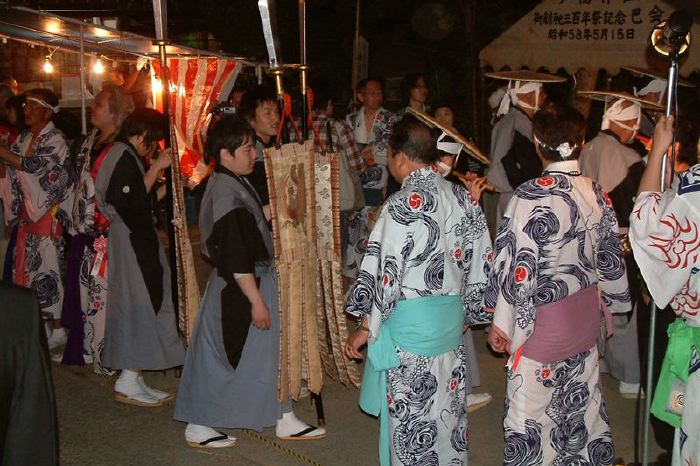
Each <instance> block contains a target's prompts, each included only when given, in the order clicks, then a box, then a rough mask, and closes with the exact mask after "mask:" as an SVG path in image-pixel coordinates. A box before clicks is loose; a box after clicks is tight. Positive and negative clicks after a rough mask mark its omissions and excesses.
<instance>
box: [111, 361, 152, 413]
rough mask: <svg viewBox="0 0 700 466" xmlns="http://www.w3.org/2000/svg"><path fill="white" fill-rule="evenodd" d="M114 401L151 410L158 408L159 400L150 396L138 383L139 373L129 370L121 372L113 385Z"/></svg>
mask: <svg viewBox="0 0 700 466" xmlns="http://www.w3.org/2000/svg"><path fill="white" fill-rule="evenodd" d="M114 399H115V400H117V401H119V402H120V403H126V404H130V405H135V406H144V407H148V408H153V407H157V406H160V405H161V404H162V403H161V401H160V400H158V399H157V398H155V397H154V396H151V395H150V394H148V393H147V392H146V390H144V389H143V387H142V386H141V384H140V383H139V373H138V372H137V371H131V370H129V369H124V370H122V373H121V374H120V375H119V378H118V379H117V382H116V383H115V384H114Z"/></svg>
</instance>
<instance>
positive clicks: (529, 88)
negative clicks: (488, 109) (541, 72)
mask: <svg viewBox="0 0 700 466" xmlns="http://www.w3.org/2000/svg"><path fill="white" fill-rule="evenodd" d="M531 92H534V93H535V102H539V100H540V92H542V83H535V82H532V81H509V82H508V89H507V90H506V93H505V94H504V95H503V97H502V98H501V103H500V104H499V106H498V111H497V112H496V115H498V116H500V115H505V114H506V113H508V111H509V110H510V106H511V105H516V106H519V107H521V108H524V109H527V110H534V111H537V110H539V107H538V105H537V104H535V105H530V104H528V103H527V102H522V101H521V100H520V99H519V98H518V96H521V95H527V94H530V93H531Z"/></svg>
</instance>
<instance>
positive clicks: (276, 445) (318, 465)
mask: <svg viewBox="0 0 700 466" xmlns="http://www.w3.org/2000/svg"><path fill="white" fill-rule="evenodd" d="M243 432H245V433H246V434H247V435H248V436H250V437H253V438H254V439H257V440H260V441H261V442H263V443H267V444H268V445H269V446H271V447H274V448H277V449H278V450H280V451H282V452H283V453H286V454H287V455H289V456H291V457H293V458H296V459H298V460H299V461H301V462H302V463H306V464H309V465H311V466H323V465H322V464H321V463H318V462H316V461H314V460H312V459H311V458H307V457H306V456H304V455H302V454H301V453H297V452H296V451H294V450H292V449H291V448H287V447H285V446H284V445H280V444H279V443H277V442H275V441H274V440H272V439H270V438H269V437H265V436H264V435H261V434H259V433H257V432H255V431H253V430H248V429H243Z"/></svg>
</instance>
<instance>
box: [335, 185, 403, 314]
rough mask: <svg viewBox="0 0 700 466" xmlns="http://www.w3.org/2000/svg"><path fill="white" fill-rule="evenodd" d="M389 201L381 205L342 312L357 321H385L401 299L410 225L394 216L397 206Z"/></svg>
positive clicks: (399, 217)
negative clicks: (374, 318) (373, 317)
mask: <svg viewBox="0 0 700 466" xmlns="http://www.w3.org/2000/svg"><path fill="white" fill-rule="evenodd" d="M392 199H393V198H390V200H388V201H387V202H386V204H384V207H383V208H382V211H381V213H380V215H379V217H378V218H377V222H376V224H375V225H374V228H373V229H372V232H371V234H370V237H369V241H368V242H367V250H366V252H365V255H364V258H363V259H362V265H361V266H360V272H359V274H358V276H357V281H356V282H355V284H354V285H353V287H352V289H351V290H350V293H349V294H348V299H347V302H346V304H345V312H347V313H348V314H350V315H352V316H354V317H357V318H358V319H361V318H363V317H364V316H366V315H369V314H372V313H376V312H379V313H381V315H382V318H383V320H385V319H386V318H387V317H388V316H389V314H390V313H391V311H392V310H393V309H394V307H395V306H396V303H397V302H398V300H399V298H400V297H401V278H402V276H403V271H404V267H405V264H406V258H407V256H408V254H410V251H411V250H412V247H411V245H412V242H413V241H412V238H413V235H412V228H413V225H412V223H411V222H407V221H405V220H404V219H403V218H401V216H400V215H399V216H397V213H396V210H395V209H396V205H397V202H392ZM373 311H374V312H373Z"/></svg>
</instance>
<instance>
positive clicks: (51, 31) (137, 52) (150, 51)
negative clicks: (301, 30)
mask: <svg viewBox="0 0 700 466" xmlns="http://www.w3.org/2000/svg"><path fill="white" fill-rule="evenodd" d="M81 28H82V30H83V45H84V50H85V53H87V54H101V55H104V56H105V57H107V58H110V59H121V60H130V59H131V60H135V59H136V58H137V57H139V56H148V57H152V58H155V57H157V55H158V47H157V46H155V45H153V38H150V37H145V36H141V35H139V34H134V33H130V32H125V31H119V30H117V29H112V28H109V27H107V26H103V25H95V24H92V23H86V22H83V21H80V20H77V19H73V18H66V17H63V16H59V15H56V14H54V13H51V12H48V11H41V10H32V9H30V8H24V7H18V6H9V5H7V4H5V3H0V37H10V38H13V39H16V40H20V41H26V42H28V43H33V44H45V45H46V46H48V47H56V48H57V49H59V50H64V51H67V52H75V53H78V52H79V51H80V30H81ZM167 51H168V55H176V56H196V57H216V58H230V59H236V60H237V61H238V62H240V63H242V64H245V65H256V64H257V63H253V62H252V61H250V60H246V59H245V58H241V57H235V56H233V55H229V54H225V53H217V52H210V51H208V50H199V49H195V48H192V47H187V46H184V45H177V44H172V45H169V46H168V48H167Z"/></svg>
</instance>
